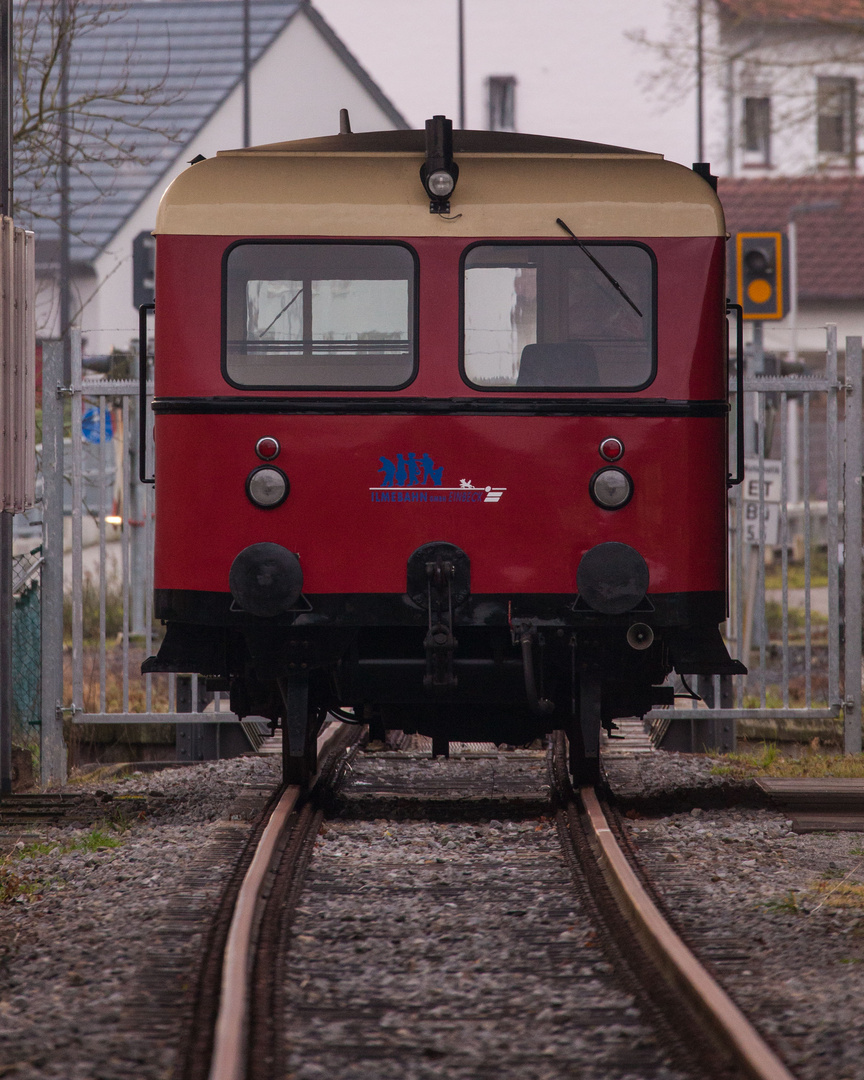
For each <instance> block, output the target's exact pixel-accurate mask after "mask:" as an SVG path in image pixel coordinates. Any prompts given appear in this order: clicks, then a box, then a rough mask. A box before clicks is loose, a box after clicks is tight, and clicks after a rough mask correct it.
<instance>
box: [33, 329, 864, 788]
mask: <svg viewBox="0 0 864 1080" xmlns="http://www.w3.org/2000/svg"><path fill="white" fill-rule="evenodd" d="M43 372H44V374H43V387H44V391H43V433H44V434H43V451H42V474H43V477H44V503H43V523H44V524H43V536H44V541H43V564H42V568H41V569H42V688H41V691H42V692H41V701H42V782H43V783H49V782H51V781H52V780H54V781H57V780H63V779H65V771H66V758H65V746H66V743H67V742H68V739H69V738H70V737H74V732H75V729H76V728H78V727H79V726H80V725H82V724H129V723H135V724H141V723H147V724H178V725H182V726H181V727H180V728H179V729H178V739H177V747H178V754H179V756H180V757H181V758H183V757H185V758H187V759H195V758H199V757H202V756H204V755H205V754H206V756H213V754H214V752H215V753H217V754H218V751H219V745H218V744H219V742H220V739H222V740H225V739H228V738H232V739H233V738H236V737H237V733H238V731H239V730H240V729H238V728H237V727H236V726H235V727H234V728H232V729H225V728H223V727H222V725H223V724H224V723H225V722H231V723H232V724H236V720H237V717H236V716H235V715H234V714H233V713H231V712H230V711H229V708H228V705H227V702H226V701H224V700H223V699H222V698H221V696H220V695H219V694H215V695H206V694H205V693H204V692H203V686H199V681H198V679H197V676H191V677H189V676H177V675H147V676H145V677H143V678H142V676H141V675H140V674H139V673H138V672H139V671H140V664H141V661H142V659H143V658H144V657H146V656H149V655H151V654H152V653H153V652H155V651H156V647H157V644H158V642H157V641H156V640H155V639H154V627H153V612H152V594H153V587H152V586H153V535H154V513H153V488H152V485H148V484H141V483H140V482H139V481H138V440H137V437H136V435H137V430H138V421H139V416H138V389H139V388H138V382H137V380H132V379H123V380H114V381H108V380H106V379H100V378H90V377H87V378H85V377H83V374H82V368H81V345H80V335H78V334H73V342H72V365H71V382H70V383H69V384H68V385H67V384H64V380H63V358H62V348H61V346H60V345H59V344H54V345H50V346H47V347H46V349H45V354H44V360H43ZM149 389H150V393H152V388H149ZM733 390H734V387H733ZM744 394H745V402H744V405H745V408H744V415H745V424H746V429H745V435H746V442H747V444H748V447H749V450H750V453H749V455H748V462H747V464H748V468H747V470H746V477H745V482H744V484H743V485H741V486H739V487H736V488H733V489H732V491H731V493H730V532H729V574H730V585H731V591H730V597H731V600H730V612H729V618H728V620H727V624H726V627H725V636H726V640H727V643H728V646H729V650H730V653H731V654H732V655H733V656H737V657H739V658H741V659H742V660H744V662H745V663H746V664H747V665H748V667H749V668H750V674H749V675H748V676H746V677H745V676H734V677H731V678H730V677H723V678H721V677H719V676H717V677H714V679H713V680H712V679H700V680H699V683H698V684H697V686H695V687H694V688H693V689H694V690H697V691H698V693H699V695H700V696H701V698H702V699H703V700H702V701H701V702H700V703H699V704H700V706H701V707H699V708H695V707H693V708H674V709H658V710H654V711H652V712H651V713H649V714H648V717H647V719H648V720H649V721H651V722H652V723H653V725H654V729H655V737H656V740H657V741H658V742H659V744H660V745H663V746H667V747H670V748H675V747H677V748H681V749H695V750H698V749H702V748H703V746H716V747H718V748H721V749H733V748H734V746H735V725H736V722H737V721H738V720H748V721H760V720H764V721H785V722H788V723H794V722H796V721H798V722H799V723H800V722H807V721H810V722H812V721H818V720H837V719H839V718H841V717H842V718H843V724H844V745H845V749H846V751H847V752H849V753H857V752H860V750H861V674H862V663H861V472H862V440H861V423H862V351H861V338H847V339H846V364H845V377H844V379H843V381H842V382H841V381H840V380H839V378H838V364H837V336H836V328H834V327H833V326H829V327H828V333H827V350H826V367H825V374H824V376H821V375H820V376H782V377H781V376H777V377H771V376H755V377H751V378H747V379H745V381H744ZM68 398H71V432H70V435H71V437H70V438H69V439H68V440H64V438H63V430H64V404H65V401H66V399H68ZM148 402H149V397H148ZM733 415H734V410H733ZM145 419H146V422H147V423H148V425H151V427H152V414H151V412H150V409H149V408H148V409H147V417H146V418H145ZM733 445H734V440H733ZM152 449H153V443H152V436H151V438H150V439H149V450H148V460H152V458H151V457H150V453H151V452H152ZM64 508H65V510H64ZM688 527H695V528H698V521H694V520H692V519H689V520H688ZM64 531H65V533H66V541H67V543H66V547H67V548H71V553H70V554H67V574H66V582H65V584H66V585H67V586H69V587H70V588H69V590H68V591H66V592H65V594H64V566H63V564H64ZM777 552H779V556H778V555H777V554H776V553H777ZM769 554H771V555H772V556H773V557H774V558H773V561H774V562H775V563H776V564H777V565H776V566H774V565H772V567H771V568H770V569H768V568H767V567H766V562H767V561H768V560H767V556H768V555H769ZM64 602H65V604H66V608H67V611H66V627H67V635H69V636H71V654H69V655H67V656H66V662H65V665H64V640H63V639H64ZM70 628H71V633H70ZM841 672H842V677H841ZM695 704H696V703H695V702H694V705H695ZM706 706H707V707H706ZM190 714H192V715H190ZM193 724H207V725H214V726H213V727H207V728H206V729H205V728H197V727H195V726H192V725H193ZM215 725H219V726H215ZM64 729H65V735H66V739H65V740H64ZM242 730H244V731H245V733H246V737H247V738H248V740H249V742H250V743H251V744H253V745H254V744H256V743H257V742H258V741H259V740H260V738H261V730H260V728H259V727H258V725H255V724H247V723H244V724H243V727H242Z"/></svg>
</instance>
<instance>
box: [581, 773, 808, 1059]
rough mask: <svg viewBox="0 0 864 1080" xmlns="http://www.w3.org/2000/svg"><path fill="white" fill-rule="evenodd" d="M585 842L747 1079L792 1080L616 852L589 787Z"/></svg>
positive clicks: (625, 909) (629, 915) (626, 913)
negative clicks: (587, 842)
mask: <svg viewBox="0 0 864 1080" xmlns="http://www.w3.org/2000/svg"><path fill="white" fill-rule="evenodd" d="M579 796H580V798H581V801H582V806H583V808H584V810H585V814H586V817H587V821H588V826H589V831H588V838H589V841H590V843H591V846H592V847H593V849H594V852H595V854H596V857H597V860H598V862H599V864H600V868H601V870H602V872H603V875H604V877H605V879H606V883H607V885H608V886H609V889H610V890H611V892H612V895H613V896H614V898H615V901H616V903H617V905H618V908H619V910H620V912H621V914H622V915H623V917H624V918H625V919H626V920H627V922H628V923H629V924H630V926H631V927H632V928H633V930H634V932H635V933H636V935H637V937H638V938H639V940H640V942H641V943H642V946H643V948H644V949H645V951H646V952H647V953H648V954H649V955H650V957H651V959H652V960H653V962H654V964H655V965H656V967H657V969H658V970H659V972H660V973H661V974H662V975H663V977H664V978H665V980H666V981H667V982H668V983H669V984H670V986H671V987H672V989H673V990H674V991H675V992H677V993H679V994H680V993H681V991H682V989H683V990H684V992H685V993H686V994H687V996H688V998H689V1000H690V1004H691V1005H692V1006H693V1007H694V1008H695V1009H696V1011H697V1012H698V1014H699V1015H700V1017H701V1019H702V1021H703V1023H705V1024H706V1026H708V1027H709V1028H710V1029H711V1030H712V1031H713V1033H714V1035H715V1037H716V1038H717V1039H718V1040H719V1041H720V1042H721V1044H722V1045H723V1046H724V1048H725V1049H726V1051H727V1053H728V1054H729V1056H730V1057H731V1058H732V1059H733V1060H734V1062H735V1063H736V1066H737V1067H738V1068H740V1070H741V1072H742V1075H745V1076H748V1077H750V1078H751V1080H794V1077H793V1074H792V1073H790V1072H789V1070H788V1069H787V1068H786V1066H785V1065H784V1064H783V1062H782V1061H781V1060H780V1059H779V1058H778V1057H777V1055H776V1054H775V1053H774V1051H773V1050H772V1049H771V1047H770V1046H768V1044H767V1043H766V1042H765V1040H764V1039H763V1038H762V1036H761V1035H760V1034H759V1032H758V1031H756V1029H755V1028H754V1027H753V1025H752V1024H751V1023H750V1021H749V1020H748V1019H747V1017H746V1016H745V1015H744V1014H743V1013H742V1012H741V1010H740V1009H739V1008H738V1006H737V1005H736V1004H735V1003H734V1002H733V1001H732V999H731V998H730V997H729V995H728V994H727V993H726V991H725V990H723V988H722V987H721V986H720V985H719V984H718V983H717V982H716V981H715V979H713V978H712V976H711V975H710V974H709V973H708V972H707V971H706V970H705V968H704V967H702V965H701V964H700V963H699V961H698V960H697V959H696V957H695V956H694V955H693V953H692V952H691V951H690V950H689V949H688V948H687V946H686V945H685V944H684V942H683V941H682V940H681V938H679V937H678V935H677V934H676V933H675V931H674V930H673V929H672V927H671V926H670V925H669V924H668V923H667V922H666V920H665V919H664V918H663V916H662V915H661V914H660V912H659V911H658V909H657V907H656V905H655V904H654V902H653V900H652V899H651V898H650V896H649V895H648V893H647V892H646V890H645V888H644V887H643V886H642V884H641V882H640V881H639V879H638V878H637V876H636V874H635V873H634V872H633V869H632V868H631V866H630V864H629V862H628V861H627V857H626V856H625V854H624V852H623V851H622V850H621V848H620V847H619V845H618V843H617V841H616V840H615V837H614V836H613V834H612V830H611V829H610V828H609V823H608V821H607V820H606V817H605V815H604V813H603V809H602V807H601V805H600V801H599V799H598V798H597V794H596V792H595V791H594V789H593V788H582V789H581V791H580V792H579Z"/></svg>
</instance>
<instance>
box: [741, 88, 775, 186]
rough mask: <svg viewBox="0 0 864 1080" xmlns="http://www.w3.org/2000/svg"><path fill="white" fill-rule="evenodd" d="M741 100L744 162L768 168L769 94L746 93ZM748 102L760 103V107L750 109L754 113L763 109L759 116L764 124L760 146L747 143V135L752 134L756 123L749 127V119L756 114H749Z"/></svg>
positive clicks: (769, 132)
mask: <svg viewBox="0 0 864 1080" xmlns="http://www.w3.org/2000/svg"><path fill="white" fill-rule="evenodd" d="M741 102H742V110H741V129H742V130H741V149H742V153H743V155H744V164H745V165H754V166H755V165H760V166H764V167H766V168H769V167H770V166H771V96H770V95H769V94H747V95H746V96H745V97H743V98H742V99H741ZM750 102H754V103H756V102H759V103H760V108H754V109H753V110H752V112H753V113H754V114H758V113H759V112H760V111H761V110H762V109H764V116H762V117H759V119H761V120H763V121H764V124H765V130H764V132H763V134H764V144H763V145H762V146H756V147H753V146H749V145H748V143H749V136H750V135H751V134H754V132H755V130H756V125H753V126H752V127H751V124H750V120H751V119H756V115H752V116H751V115H750V112H751V110H750V109H748V105H749V103H750ZM763 103H764V104H763ZM754 141H758V140H754Z"/></svg>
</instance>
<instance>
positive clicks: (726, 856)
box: [607, 753, 864, 1080]
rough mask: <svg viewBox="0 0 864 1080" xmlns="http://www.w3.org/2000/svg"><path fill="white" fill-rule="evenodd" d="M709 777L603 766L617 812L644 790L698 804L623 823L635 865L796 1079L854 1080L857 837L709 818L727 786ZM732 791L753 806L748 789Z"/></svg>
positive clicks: (655, 762)
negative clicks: (719, 792) (720, 791)
mask: <svg viewBox="0 0 864 1080" xmlns="http://www.w3.org/2000/svg"><path fill="white" fill-rule="evenodd" d="M717 764H718V762H717V760H716V759H714V760H712V759H710V758H704V757H701V756H696V755H683V754H682V755H679V754H661V753H656V754H641V755H635V754H634V755H632V756H627V755H622V756H620V757H617V758H614V759H612V760H610V761H609V762H608V763H607V772H608V775H609V779H610V783H611V787H612V790H613V792H614V793H615V794H617V795H620V796H622V797H623V801H624V802H625V803H626V802H627V800H628V798H630V797H631V796H634V795H636V794H638V793H639V792H640V791H642V792H644V791H646V790H647V791H656V792H657V793H658V794H660V795H661V796H662V797H663V798H664V800H666V801H668V798H669V794H670V793H672V792H676V791H677V792H679V793H681V792H686V799H685V801H686V802H687V803H688V804H689V803H693V802H694V801H695V802H696V805H694V806H692V808H691V809H689V810H684V811H683V812H679V813H673V814H669V815H663V816H659V817H647V816H645V817H642V816H638V815H637V814H635V812H634V811H631V814H633V815H634V818H635V819H628V820H627V821H626V828H627V830H628V832H629V834H630V837H631V839H632V841H633V844H634V847H635V849H636V852H637V853H638V858H639V861H640V863H641V865H642V866H643V867H644V869H645V871H646V872H647V874H648V877H649V879H650V881H651V883H652V885H653V886H654V888H655V890H656V892H657V894H658V895H659V897H660V898H661V899H662V901H663V902H664V905H665V908H666V910H667V912H669V913H670V914H671V915H672V918H673V921H674V923H675V925H676V928H677V929H678V930H679V932H681V934H682V936H683V937H684V939H685V940H686V941H687V943H688V944H689V945H690V946H691V947H692V948H693V950H694V951H695V952H696V953H697V955H698V956H699V957H700V958H701V959H702V960H703V962H707V963H708V964H709V967H711V968H712V969H713V972H714V974H715V975H716V976H717V977H718V979H719V980H720V982H721V983H722V984H723V985H724V987H725V988H726V989H727V990H728V991H729V993H730V994H731V995H732V997H733V998H734V999H735V1001H736V1002H737V1003H738V1005H739V1006H740V1007H741V1008H742V1009H743V1010H744V1012H745V1013H746V1014H747V1015H748V1016H749V1017H750V1018H751V1020H753V1022H754V1023H755V1024H756V1026H757V1027H758V1028H759V1030H760V1031H761V1032H762V1034H763V1035H764V1036H766V1038H767V1039H768V1040H769V1042H771V1043H772V1045H773V1046H774V1047H775V1049H777V1050H778V1051H779V1053H780V1055H781V1057H782V1058H783V1059H784V1060H785V1061H786V1063H787V1064H788V1065H789V1067H790V1068H791V1069H792V1071H793V1072H794V1073H795V1074H796V1076H799V1077H801V1078H802V1080H817V1078H820V1080H823V1078H825V1080H827V1078H830V1080H861V1078H864V1011H862V1008H861V995H862V987H864V980H862V965H864V836H862V835H861V834H860V833H853V832H837V833H811V834H808V835H804V836H799V835H796V834H795V833H794V832H792V828H791V826H792V821H791V820H789V819H787V818H785V816H784V815H783V814H781V813H777V812H776V811H772V810H768V809H759V808H753V809H740V808H739V809H726V810H720V809H716V808H712V803H713V801H714V797H715V796H716V794H717V790H718V788H719V787H722V786H724V785H726V784H728V780H727V779H726V778H724V777H722V776H717V775H716V774H714V773H713V772H712V770H713V769H715V768H716V767H717ZM736 786H737V787H738V788H739V789H740V790H741V791H742V792H743V793H744V794H745V795H748V796H749V795H752V796H753V797H754V798H755V794H754V793H753V791H752V789H753V788H755V787H756V785H755V784H754V783H753V781H742V782H738V784H737V785H736ZM700 790H701V792H703V793H704V798H703V800H702V806H700V805H698V804H699V801H700V800H699V792H700ZM745 801H746V800H745Z"/></svg>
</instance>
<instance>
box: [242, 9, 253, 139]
mask: <svg viewBox="0 0 864 1080" xmlns="http://www.w3.org/2000/svg"><path fill="white" fill-rule="evenodd" d="M249 8H250V0H243V145H244V146H250V145H251V143H252V92H251V88H250V77H249V75H250V67H251V55H252V45H251V38H252V32H251V15H250V10H249Z"/></svg>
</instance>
